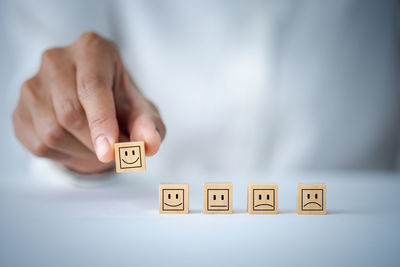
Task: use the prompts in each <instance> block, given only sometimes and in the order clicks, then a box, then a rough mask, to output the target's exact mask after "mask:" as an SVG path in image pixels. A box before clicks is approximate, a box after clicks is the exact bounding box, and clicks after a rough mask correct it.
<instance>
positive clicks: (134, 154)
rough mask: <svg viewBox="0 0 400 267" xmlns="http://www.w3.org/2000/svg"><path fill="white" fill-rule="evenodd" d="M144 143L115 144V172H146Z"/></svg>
mask: <svg viewBox="0 0 400 267" xmlns="http://www.w3.org/2000/svg"><path fill="white" fill-rule="evenodd" d="M144 149H145V146H144V142H125V143H116V144H115V167H116V171H117V172H131V171H144V170H146V161H145V150H144Z"/></svg>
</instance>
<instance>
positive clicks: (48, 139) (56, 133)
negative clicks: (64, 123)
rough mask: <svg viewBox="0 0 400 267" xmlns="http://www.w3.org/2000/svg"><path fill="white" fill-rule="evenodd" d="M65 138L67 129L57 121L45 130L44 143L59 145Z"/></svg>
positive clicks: (53, 145) (52, 145) (51, 145)
mask: <svg viewBox="0 0 400 267" xmlns="http://www.w3.org/2000/svg"><path fill="white" fill-rule="evenodd" d="M64 138H65V130H64V129H63V128H61V127H60V126H59V125H58V124H57V123H54V124H52V125H51V126H49V127H47V128H46V129H44V131H43V140H44V143H45V144H46V145H48V146H50V147H55V146H57V145H59V144H60V143H61V142H62V140H63V139H64Z"/></svg>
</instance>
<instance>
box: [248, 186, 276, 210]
mask: <svg viewBox="0 0 400 267" xmlns="http://www.w3.org/2000/svg"><path fill="white" fill-rule="evenodd" d="M247 212H248V213H249V214H277V213H278V185H276V184H253V183H249V184H248V186H247Z"/></svg>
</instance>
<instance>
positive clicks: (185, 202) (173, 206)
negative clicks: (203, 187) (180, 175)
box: [158, 184, 189, 213]
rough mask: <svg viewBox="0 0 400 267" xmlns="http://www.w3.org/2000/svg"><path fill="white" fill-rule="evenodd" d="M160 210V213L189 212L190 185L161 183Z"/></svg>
mask: <svg viewBox="0 0 400 267" xmlns="http://www.w3.org/2000/svg"><path fill="white" fill-rule="evenodd" d="M158 211H159V212H160V213H188V212H189V185H188V184H160V186H159V208H158Z"/></svg>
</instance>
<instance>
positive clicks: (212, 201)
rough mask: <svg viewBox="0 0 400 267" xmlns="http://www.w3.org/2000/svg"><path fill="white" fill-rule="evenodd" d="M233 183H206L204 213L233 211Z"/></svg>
mask: <svg viewBox="0 0 400 267" xmlns="http://www.w3.org/2000/svg"><path fill="white" fill-rule="evenodd" d="M232 189H233V186H232V183H205V184H204V191H203V212H204V213H232V203H233V202H232V193H233V191H232Z"/></svg>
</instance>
